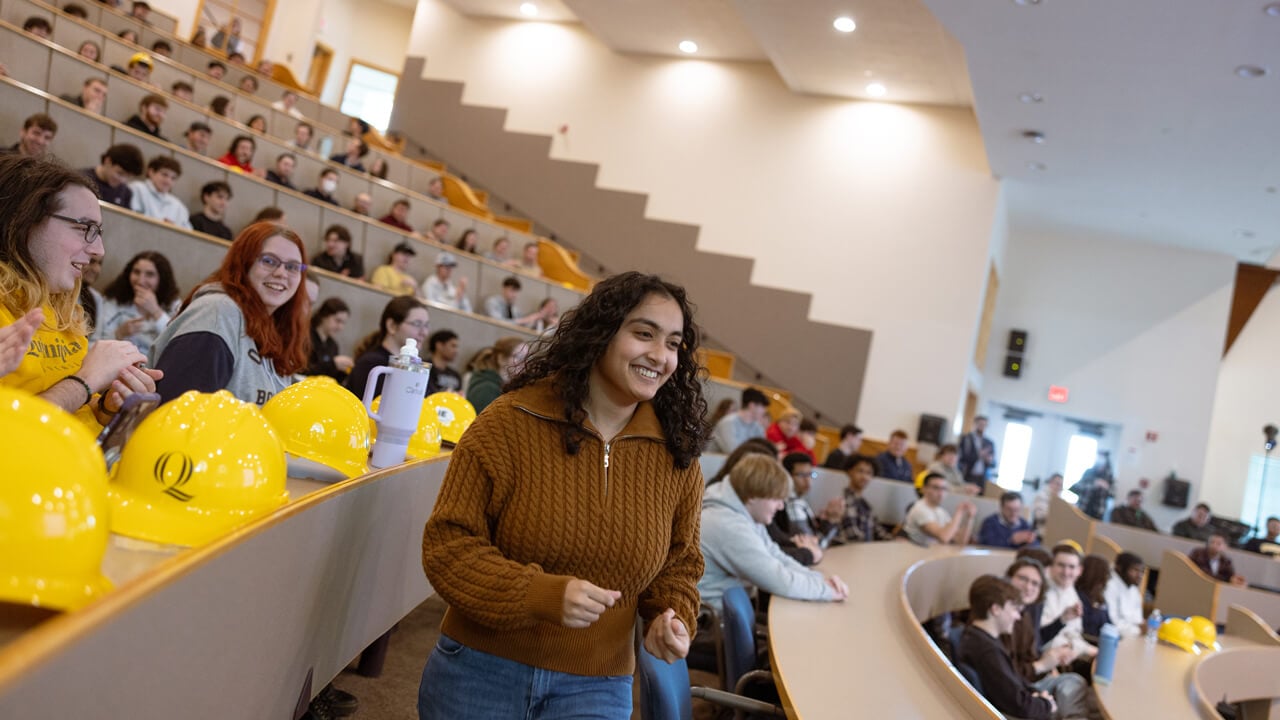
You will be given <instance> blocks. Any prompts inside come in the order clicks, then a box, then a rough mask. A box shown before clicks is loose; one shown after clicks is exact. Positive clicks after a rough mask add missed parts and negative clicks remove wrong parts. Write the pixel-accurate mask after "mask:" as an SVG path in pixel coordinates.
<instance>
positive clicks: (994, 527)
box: [970, 486, 1040, 550]
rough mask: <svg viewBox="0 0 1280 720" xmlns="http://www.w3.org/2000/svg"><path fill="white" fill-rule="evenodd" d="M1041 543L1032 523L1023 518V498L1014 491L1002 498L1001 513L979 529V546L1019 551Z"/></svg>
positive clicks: (991, 517) (983, 522)
mask: <svg viewBox="0 0 1280 720" xmlns="http://www.w3.org/2000/svg"><path fill="white" fill-rule="evenodd" d="M970 487H972V486H970ZM1039 542H1040V538H1039V537H1037V535H1036V531H1035V530H1032V529H1031V523H1030V522H1027V519H1026V518H1024V517H1022V496H1021V495H1019V494H1018V493H1016V492H1013V491H1009V492H1006V493H1004V494H1003V495H1001V496H1000V512H998V513H996V514H994V515H992V516H990V517H988V518H987V519H985V520H983V521H982V527H980V528H978V544H979V545H987V546H989V547H1002V548H1010V549H1013V550H1017V549H1018V548H1021V547H1026V546H1028V545H1035V544H1037V543H1039Z"/></svg>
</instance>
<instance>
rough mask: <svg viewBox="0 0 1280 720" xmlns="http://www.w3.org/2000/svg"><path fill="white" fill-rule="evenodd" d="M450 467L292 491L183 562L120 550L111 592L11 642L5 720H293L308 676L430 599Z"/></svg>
mask: <svg viewBox="0 0 1280 720" xmlns="http://www.w3.org/2000/svg"><path fill="white" fill-rule="evenodd" d="M447 466H448V461H447V458H445V457H440V458H434V459H432V460H425V461H419V462H414V463H407V464H405V465H400V466H397V467H394V468H389V469H386V470H382V471H379V472H375V473H371V474H369V475H365V476H363V477H360V478H355V479H353V480H349V481H346V482H342V483H337V484H334V485H328V486H324V485H320V484H319V483H312V482H309V481H291V482H290V490H291V493H298V494H296V495H294V501H293V502H291V503H289V504H288V505H286V506H285V507H283V508H281V509H279V510H277V511H276V512H274V513H272V514H270V515H268V516H267V517H265V518H262V519H261V520H259V521H257V522H254V523H251V524H249V525H247V526H245V527H242V528H240V529H238V530H236V531H234V532H232V533H231V534H229V535H227V536H226V537H223V538H221V539H220V540H218V541H215V542H214V543H211V544H209V545H207V546H204V547H201V548H196V549H192V550H187V551H180V552H177V553H176V554H170V553H155V552H147V551H143V550H135V549H130V548H128V547H121V545H122V543H118V542H115V541H113V545H114V546H115V547H114V548H113V549H112V550H111V558H110V559H109V560H108V561H107V562H106V563H104V569H105V570H106V571H107V572H108V573H109V574H113V575H116V576H117V577H122V578H126V579H125V580H124V582H122V583H121V584H120V585H119V586H118V587H117V588H116V590H115V591H114V592H112V593H110V594H108V595H107V596H105V597H103V598H102V599H101V600H99V601H97V602H95V603H93V604H91V605H89V606H86V607H85V608H83V609H81V610H79V611H77V612H73V613H67V614H63V615H59V616H56V617H53V618H52V619H49V620H48V621H47V622H44V623H42V624H40V625H39V626H37V627H35V628H34V629H32V630H31V631H29V632H26V633H25V634H22V635H21V636H19V637H18V638H17V639H15V640H14V641H13V642H11V643H9V644H8V645H4V646H0V717H6V718H8V717H15V718H16V717H21V718H31V719H41V718H50V719H53V718H67V717H138V718H142V717H154V718H160V717H182V718H193V719H194V718H210V719H213V718H226V717H281V718H283V717H292V713H293V710H294V708H295V706H296V705H297V703H298V701H299V698H300V697H301V696H303V695H306V687H307V686H306V683H307V679H308V678H309V677H311V678H312V679H311V685H310V691H311V693H314V692H316V691H318V690H319V689H320V688H321V687H322V686H323V685H324V684H325V682H326V681H327V680H328V679H329V678H332V677H333V676H335V675H336V674H337V673H338V672H339V671H341V669H342V668H343V667H345V666H346V664H347V663H348V662H349V661H350V660H351V658H353V657H355V656H356V655H357V654H358V653H359V652H360V651H361V650H362V649H364V648H365V647H366V646H367V645H368V644H369V643H370V642H372V641H373V640H374V639H376V638H377V637H378V636H380V635H382V634H383V633H384V632H386V631H387V629H388V628H390V627H391V626H392V625H393V624H395V623H396V622H397V621H399V620H400V619H401V618H403V617H404V616H405V615H406V614H407V613H408V612H409V611H410V610H412V609H413V608H414V607H416V606H417V605H418V604H419V603H421V602H422V601H423V600H424V599H426V598H427V597H428V596H429V595H430V594H431V588H430V586H429V585H428V584H427V581H426V577H425V576H424V575H423V572H422V559H421V551H420V548H421V545H422V527H423V525H424V524H425V523H426V520H427V517H428V516H429V515H430V513H431V508H432V506H433V505H434V504H435V498H436V494H437V493H438V492H439V489H440V483H441V481H442V480H443V479H444V472H445V469H446V467H447ZM124 545H127V543H124ZM139 553H141V555H139ZM307 697H308V698H309V696H307Z"/></svg>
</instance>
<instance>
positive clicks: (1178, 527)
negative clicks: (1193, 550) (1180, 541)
mask: <svg viewBox="0 0 1280 720" xmlns="http://www.w3.org/2000/svg"><path fill="white" fill-rule="evenodd" d="M1211 519H1213V513H1212V512H1210V510H1209V505H1208V503H1196V506H1195V509H1193V510H1192V511H1191V517H1187V518H1183V519H1181V520H1179V521H1178V522H1176V523H1174V524H1173V530H1172V532H1173V534H1174V535H1177V536H1178V537H1184V538H1191V539H1192V540H1202V541H1203V540H1208V539H1209V536H1210V535H1212V534H1213V532H1214V529H1215V528H1214V527H1213V525H1211V524H1210V523H1209V521H1210V520H1211Z"/></svg>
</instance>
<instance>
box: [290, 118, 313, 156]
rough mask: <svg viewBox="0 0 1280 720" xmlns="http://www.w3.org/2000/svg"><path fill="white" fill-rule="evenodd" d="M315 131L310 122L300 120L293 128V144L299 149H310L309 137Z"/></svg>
mask: <svg viewBox="0 0 1280 720" xmlns="http://www.w3.org/2000/svg"><path fill="white" fill-rule="evenodd" d="M315 133H316V129H315V128H313V127H311V123H304V122H300V123H298V124H297V126H296V127H294V128H293V143H292V144H293V146H294V147H296V148H298V149H299V150H310V149H311V138H312V136H314V135H315Z"/></svg>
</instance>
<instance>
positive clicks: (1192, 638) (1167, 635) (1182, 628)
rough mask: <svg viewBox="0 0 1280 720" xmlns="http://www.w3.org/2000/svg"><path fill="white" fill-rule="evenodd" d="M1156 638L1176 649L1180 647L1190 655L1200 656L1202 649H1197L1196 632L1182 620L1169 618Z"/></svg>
mask: <svg viewBox="0 0 1280 720" xmlns="http://www.w3.org/2000/svg"><path fill="white" fill-rule="evenodd" d="M1156 637H1157V638H1159V639H1160V641H1162V642H1167V643H1169V644H1170V645H1173V646H1174V647H1180V648H1182V649H1183V650H1186V651H1187V652H1189V653H1194V654H1196V655H1199V654H1200V648H1198V647H1196V631H1195V630H1193V629H1192V628H1191V623H1189V622H1187V621H1186V620H1183V619H1182V618H1176V617H1175V618H1169V619H1168V620H1165V621H1164V623H1162V624H1161V625H1160V630H1159V631H1158V632H1157V633H1156Z"/></svg>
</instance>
